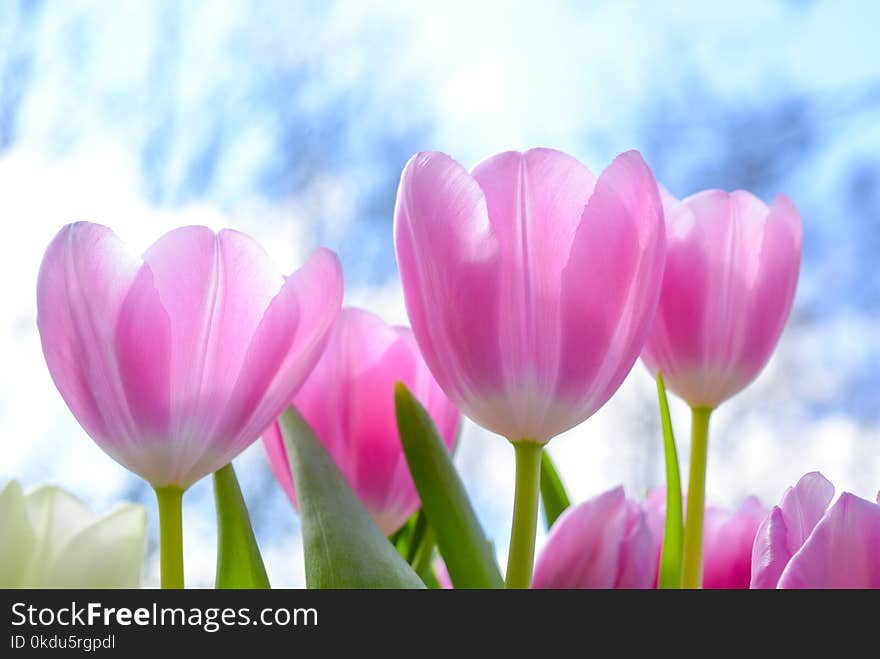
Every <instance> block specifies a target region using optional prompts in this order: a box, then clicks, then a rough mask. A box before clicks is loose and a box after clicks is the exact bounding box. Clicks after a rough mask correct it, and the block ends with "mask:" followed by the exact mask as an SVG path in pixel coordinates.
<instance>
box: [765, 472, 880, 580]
mask: <svg viewBox="0 0 880 659" xmlns="http://www.w3.org/2000/svg"><path fill="white" fill-rule="evenodd" d="M833 497H834V486H833V485H832V484H831V483H830V482H828V481H827V480H826V479H825V478H824V477H823V476H822V475H821V474H820V473H818V472H812V473H809V474H807V475H806V476H804V477H803V478H801V479H800V480H799V481H798V483H797V485H795V486H794V487H793V488H791V487H790V488H788V490H786V492H785V494H784V495H783V497H782V502H781V503H780V504H779V505H778V506H774V507H773V509H772V510H771V511H770V514H769V515H768V516H767V518H766V519H765V520H764V522H763V524H762V525H761V528H760V529H759V530H758V535H757V537H756V538H755V546H754V550H753V554H752V588H880V505H878V503H873V502H871V501H866V500H865V499H861V498H859V497H857V496H855V495H853V494H850V493H848V492H844V493H843V494H841V495H840V497H839V498H838V499H837V501H836V502H835V503H834V505H832V506H831V507H830V508H829V507H828V505H829V504H830V503H831V499H832V498H833Z"/></svg>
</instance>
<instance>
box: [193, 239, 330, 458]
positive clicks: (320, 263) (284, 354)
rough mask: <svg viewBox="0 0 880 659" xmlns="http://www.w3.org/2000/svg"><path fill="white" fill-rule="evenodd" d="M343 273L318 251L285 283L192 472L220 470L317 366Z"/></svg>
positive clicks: (280, 409)
mask: <svg viewBox="0 0 880 659" xmlns="http://www.w3.org/2000/svg"><path fill="white" fill-rule="evenodd" d="M342 293H343V283H342V268H341V267H340V265H339V260H338V259H337V258H336V255H335V254H333V252H331V251H329V250H326V249H318V250H316V251H315V252H314V254H312V256H311V257H310V258H309V260H308V261H307V262H306V263H305V265H303V266H302V267H301V268H300V269H299V270H297V271H296V272H295V273H293V274H292V275H291V276H290V277H288V278H287V279H286V281H285V282H284V286H283V287H282V288H281V291H280V292H279V293H278V294H277V295H276V296H275V297H274V299H272V301H271V302H270V303H269V305H268V308H267V309H266V311H265V314H264V316H263V318H262V320H261V322H260V323H259V326H258V327H257V328H256V329H255V332H254V334H253V338H252V339H251V340H250V345H249V347H248V351H247V355H246V357H245V358H244V360H243V361H244V363H243V367H242V370H241V373H240V374H239V375H238V378H237V380H236V382H235V385H234V388H233V390H232V395H231V397H230V400H229V402H228V404H227V405H226V407H225V409H224V411H223V414H221V415H219V416H218V417H217V418H215V419H214V420H213V424H214V425H212V426H211V428H212V430H211V433H210V436H216V437H225V438H227V442H226V443H225V444H222V443H219V442H218V443H217V445H212V446H211V447H210V449H211V450H210V451H205V452H204V453H203V454H202V456H201V457H200V459H199V461H198V462H197V463H196V464H195V465H193V467H192V469H191V473H193V474H196V473H205V472H211V471H216V470H217V469H219V468H220V467H222V466H223V465H224V464H226V463H227V462H229V461H230V460H231V459H232V458H233V457H235V456H236V455H238V453H240V452H241V451H243V450H244V449H245V448H247V446H248V445H249V444H250V443H251V442H252V441H253V440H254V439H256V438H257V437H259V436H260V434H261V433H262V432H263V431H264V430H265V429H266V428H267V427H268V426H269V424H271V423H272V421H273V420H274V419H276V418H278V416H280V414H281V412H283V411H284V409H285V407H287V405H289V403H290V400H291V399H292V398H293V394H294V393H295V392H296V390H297V389H298V388H299V386H300V385H301V384H302V383H303V381H304V380H305V378H306V376H307V375H308V374H309V371H310V370H311V369H312V368H313V367H314V365H315V363H316V362H317V361H318V358H319V357H320V356H321V351H322V350H323V348H324V345H325V344H326V341H327V337H328V331H329V329H330V326H331V325H332V324H333V321H334V320H335V319H336V316H337V314H338V313H339V308H340V306H341V305H342Z"/></svg>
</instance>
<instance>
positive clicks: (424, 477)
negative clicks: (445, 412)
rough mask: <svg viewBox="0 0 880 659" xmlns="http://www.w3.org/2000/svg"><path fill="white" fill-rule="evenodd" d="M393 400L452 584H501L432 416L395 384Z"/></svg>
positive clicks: (488, 546)
mask: <svg viewBox="0 0 880 659" xmlns="http://www.w3.org/2000/svg"><path fill="white" fill-rule="evenodd" d="M394 402H395V406H396V409H397V427H398V430H399V433H400V440H401V443H402V444H403V452H404V454H405V455H406V461H407V463H408V464H409V470H410V473H412V477H413V481H414V482H415V484H416V489H417V490H418V492H419V496H420V497H421V499H422V510H424V512H425V515H427V517H428V521H429V522H430V525H431V528H432V529H433V531H434V534H435V536H436V538H437V546H438V547H439V548H440V553H441V554H442V556H443V560H444V561H445V562H446V567H447V569H448V570H449V576H450V578H451V579H452V583H453V585H454V586H455V587H456V588H502V587H503V584H504V581H503V579H502V578H501V572H500V571H499V570H498V564H497V563H496V562H495V552H494V551H493V549H492V545H491V544H490V543H489V541H488V540H487V539H486V536H485V534H484V533H483V529H482V528H481V527H480V523H479V521H477V516H476V515H475V514H474V509H473V508H472V507H471V504H470V501H469V500H468V498H467V494H466V492H465V489H464V486H463V485H462V483H461V480H460V479H459V477H458V474H457V473H456V471H455V467H454V466H453V464H452V457H451V456H450V455H449V451H448V449H447V448H446V444H444V443H443V440H442V439H441V437H440V435H439V433H438V432H437V428H436V427H435V426H434V422H433V420H432V419H431V416H430V415H429V414H428V413H427V412H426V411H425V409H424V408H423V407H422V406H421V404H420V403H419V401H417V400H416V399H415V397H414V396H413V395H412V394H411V393H410V392H409V390H408V389H407V388H406V386H405V385H403V384H402V383H400V382H398V383H397V385H396V386H395V389H394Z"/></svg>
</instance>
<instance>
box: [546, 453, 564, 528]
mask: <svg viewBox="0 0 880 659" xmlns="http://www.w3.org/2000/svg"><path fill="white" fill-rule="evenodd" d="M541 503H542V504H543V505H544V519H545V521H546V522H547V528H548V529H549V528H550V527H551V526H553V522H555V521H556V520H557V519H558V517H559V516H560V515H561V514H562V513H563V511H564V510H565V509H566V508H568V507H569V506H570V505H571V501H570V500H569V498H568V494H567V493H566V491H565V485H563V484H562V479H561V478H560V477H559V472H558V471H556V465H554V464H553V460H551V459H550V454H549V453H547V449H546V448H545V449H544V451H543V453H542V454H541Z"/></svg>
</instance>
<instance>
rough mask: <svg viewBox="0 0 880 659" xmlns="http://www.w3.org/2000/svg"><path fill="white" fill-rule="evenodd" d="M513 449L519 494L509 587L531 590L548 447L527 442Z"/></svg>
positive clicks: (516, 506)
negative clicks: (543, 454) (544, 456)
mask: <svg viewBox="0 0 880 659" xmlns="http://www.w3.org/2000/svg"><path fill="white" fill-rule="evenodd" d="M513 448H514V450H515V451H516V491H515V493H514V500H513V526H512V528H511V530H510V552H509V554H508V557H507V579H506V581H505V587H506V588H528V587H529V586H530V585H531V583H532V567H533V564H534V562H535V533H536V532H537V530H538V498H539V497H538V495H539V493H540V491H541V452H542V450H543V448H544V447H543V445H541V444H539V443H538V442H533V441H529V440H523V441H519V442H513Z"/></svg>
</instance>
